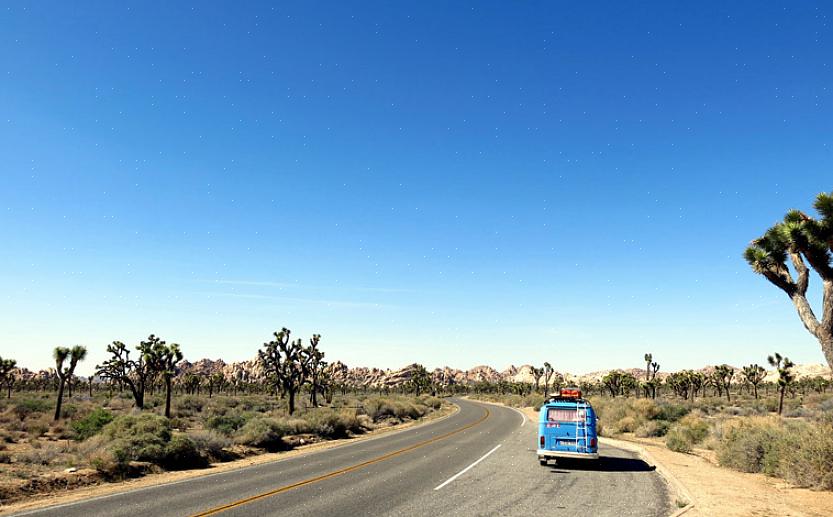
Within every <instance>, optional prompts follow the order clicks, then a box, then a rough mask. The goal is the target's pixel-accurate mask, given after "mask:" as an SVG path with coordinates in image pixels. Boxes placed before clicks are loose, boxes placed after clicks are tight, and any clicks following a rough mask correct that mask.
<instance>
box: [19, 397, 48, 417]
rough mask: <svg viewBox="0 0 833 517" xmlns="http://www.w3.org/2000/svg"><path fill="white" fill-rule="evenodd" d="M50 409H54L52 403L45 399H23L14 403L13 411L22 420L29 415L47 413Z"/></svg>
mask: <svg viewBox="0 0 833 517" xmlns="http://www.w3.org/2000/svg"><path fill="white" fill-rule="evenodd" d="M50 409H52V405H51V404H50V403H49V402H47V401H45V400H43V399H23V400H21V401H20V402H18V403H16V404H15V405H14V409H13V411H14V414H15V415H16V416H17V418H19V419H20V421H21V422H22V421H24V420H26V417H28V416H29V415H33V414H37V413H46V412H48V411H49V410H50Z"/></svg>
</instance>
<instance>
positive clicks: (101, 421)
mask: <svg viewBox="0 0 833 517" xmlns="http://www.w3.org/2000/svg"><path fill="white" fill-rule="evenodd" d="M114 418H115V417H114V416H113V413H111V412H109V411H107V410H106V409H104V408H98V409H96V410H94V411H93V412H92V413H90V414H89V415H87V416H85V417H84V418H81V419H80V420H74V421H73V422H72V436H73V438H75V439H76V440H78V441H84V440H86V439H87V438H89V437H91V436H94V435H96V434H98V433H99V432H100V431H101V430H102V429H103V428H104V426H105V425H107V424H109V423H110V422H112V421H113V419H114Z"/></svg>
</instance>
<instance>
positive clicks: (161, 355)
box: [140, 334, 182, 418]
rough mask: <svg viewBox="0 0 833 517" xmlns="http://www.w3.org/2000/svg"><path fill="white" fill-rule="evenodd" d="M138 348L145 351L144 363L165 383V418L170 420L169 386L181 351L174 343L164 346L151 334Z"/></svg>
mask: <svg viewBox="0 0 833 517" xmlns="http://www.w3.org/2000/svg"><path fill="white" fill-rule="evenodd" d="M140 346H141V347H142V348H145V349H146V350H147V351H146V352H145V357H146V361H147V363H148V364H149V366H150V368H151V369H152V370H153V372H154V374H155V375H159V376H161V377H162V380H163V382H164V383H165V418H171V384H172V382H173V378H174V375H176V365H177V363H179V362H180V361H182V351H181V350H180V349H179V345H177V344H176V343H171V344H170V345H166V344H165V342H164V341H163V340H161V339H159V338H158V337H156V336H154V335H153V334H151V335H150V337H149V338H148V341H143V342H142V345H140Z"/></svg>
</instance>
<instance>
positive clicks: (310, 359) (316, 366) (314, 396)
mask: <svg viewBox="0 0 833 517" xmlns="http://www.w3.org/2000/svg"><path fill="white" fill-rule="evenodd" d="M320 341H321V334H313V335H312V337H311V338H310V340H309V346H308V347H306V348H304V349H303V351H302V353H301V355H302V364H303V367H304V376H305V377H306V381H307V382H308V383H309V400H310V405H311V406H312V407H318V393H319V392H322V394H323V391H324V390H323V389H322V382H321V380H322V376H323V371H324V368H326V367H327V361H325V360H324V352H322V351H321V350H319V349H318V343H319V342H320Z"/></svg>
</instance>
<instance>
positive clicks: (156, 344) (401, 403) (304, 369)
mask: <svg viewBox="0 0 833 517" xmlns="http://www.w3.org/2000/svg"><path fill="white" fill-rule="evenodd" d="M320 339H321V337H320V336H319V335H314V336H313V338H312V339H311V340H310V342H309V345H307V346H305V345H304V344H303V342H302V341H301V340H300V339H299V340H295V341H291V340H290V339H289V331H288V330H287V329H282V330H281V331H279V332H276V333H275V334H274V339H273V340H272V341H270V342H267V343H265V344H264V346H263V349H262V351H261V360H262V365H263V369H264V371H265V373H264V374H263V375H261V376H260V377H259V378H257V379H254V378H252V379H246V380H245V381H229V379H227V378H226V377H224V376H222V375H181V374H180V373H181V372H179V370H178V363H179V362H180V361H181V360H182V357H183V356H182V352H181V351H180V349H179V346H178V345H175V344H171V345H168V344H167V343H165V341H163V340H162V339H160V338H158V337H157V336H154V335H151V336H150V337H149V338H148V339H147V340H146V341H142V342H141V343H140V344H139V345H138V346H136V348H135V349H134V350H131V349H130V348H129V347H128V346H126V345H124V344H123V343H120V342H114V343H113V344H111V345H109V346H108V347H107V350H108V353H109V355H110V357H109V358H108V359H107V360H106V361H105V362H104V363H103V364H101V365H98V366H97V367H96V375H95V376H94V377H89V378H79V377H77V376H75V375H74V371H75V369H76V367H77V366H78V365H79V363H81V362H82V361H83V360H84V359H85V357H86V349H85V348H84V347H81V346H76V347H72V348H64V347H58V348H56V350H55V355H54V359H55V361H56V370H55V371H54V375H50V376H48V377H42V378H36V379H28V380H20V379H18V378H17V377H16V376H15V366H16V365H15V363H14V361H13V360H9V359H2V358H0V365H3V367H2V368H0V385H2V386H3V387H5V388H7V389H6V390H5V393H3V395H4V396H3V397H0V503H8V502H9V501H12V500H15V499H20V498H23V497H26V496H30V495H33V494H37V493H44V492H51V491H55V490H66V489H68V488H74V487H78V486H84V485H90V484H98V483H102V482H107V481H120V480H124V479H126V478H130V477H138V476H142V475H145V474H149V473H156V472H162V471H170V470H184V469H197V468H204V467H207V466H209V465H210V464H212V463H218V462H226V461H231V460H235V459H239V458H243V457H246V456H251V455H257V454H262V453H264V452H277V451H285V450H289V449H292V448H295V447H298V446H301V445H306V444H312V443H316V442H321V441H325V440H333V439H342V438H350V437H354V436H358V435H362V434H365V433H367V432H370V431H373V430H376V429H382V428H386V427H391V426H395V425H399V424H402V423H404V422H409V421H415V420H418V419H420V418H423V417H425V416H426V415H428V414H430V413H432V412H434V411H437V410H439V409H441V407H442V400H441V399H440V398H438V397H435V396H433V395H432V394H431V393H430V377H428V376H427V371H425V369H424V368H422V369H421V370H420V369H417V371H416V373H415V375H414V378H413V379H412V380H411V381H410V382H408V383H406V384H404V385H402V386H400V387H398V388H397V389H396V390H391V389H385V388H378V389H376V390H373V391H370V390H369V389H368V387H367V386H357V385H344V384H338V383H336V382H334V381H332V378H331V376H330V373H329V371H328V370H327V362H326V361H324V352H322V351H321V350H320V348H319V343H320ZM6 366H8V368H7V367H6ZM421 373H424V374H425V375H421Z"/></svg>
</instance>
